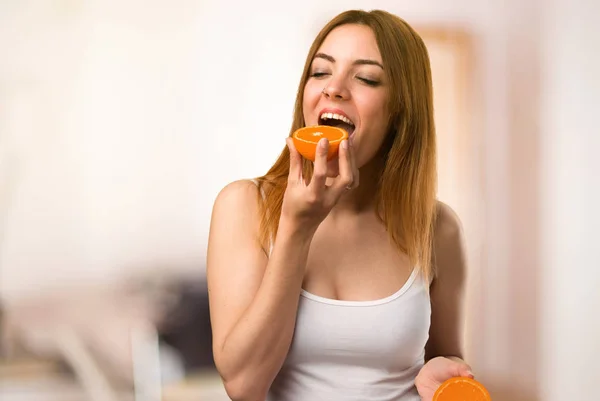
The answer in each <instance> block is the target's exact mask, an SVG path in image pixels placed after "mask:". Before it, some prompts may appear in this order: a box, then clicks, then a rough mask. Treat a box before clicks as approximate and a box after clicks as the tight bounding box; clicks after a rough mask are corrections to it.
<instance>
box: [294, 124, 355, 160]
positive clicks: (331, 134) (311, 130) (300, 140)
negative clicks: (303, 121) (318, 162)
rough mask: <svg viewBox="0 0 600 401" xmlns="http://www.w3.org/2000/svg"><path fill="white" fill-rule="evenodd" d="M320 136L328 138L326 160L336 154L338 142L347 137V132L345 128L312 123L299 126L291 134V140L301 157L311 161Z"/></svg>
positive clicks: (313, 158)
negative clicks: (311, 124) (302, 126)
mask: <svg viewBox="0 0 600 401" xmlns="http://www.w3.org/2000/svg"><path fill="white" fill-rule="evenodd" d="M321 138H327V140H329V151H328V152H327V160H331V159H333V158H334V157H335V156H336V155H337V153H338V150H339V146H340V143H341V142H342V141H343V140H344V139H348V133H347V132H346V130H344V129H342V128H338V127H330V126H328V125H313V126H310V127H304V128H300V129H298V130H296V131H295V132H294V133H293V134H292V140H293V141H294V146H295V147H296V149H297V150H298V152H299V153H300V154H301V155H302V157H304V158H305V159H308V160H310V161H313V162H314V161H315V155H316V150H317V143H318V142H319V140H320V139H321Z"/></svg>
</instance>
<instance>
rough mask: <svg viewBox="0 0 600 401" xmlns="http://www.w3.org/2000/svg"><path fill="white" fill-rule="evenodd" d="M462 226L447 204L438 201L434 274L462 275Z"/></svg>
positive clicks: (434, 241) (463, 249) (434, 240)
mask: <svg viewBox="0 0 600 401" xmlns="http://www.w3.org/2000/svg"><path fill="white" fill-rule="evenodd" d="M464 242H465V241H464V235H463V226H462V223H461V220H460V218H459V216H458V214H457V213H456V212H455V211H454V210H453V209H452V208H451V207H450V206H449V205H447V204H445V203H443V202H440V201H438V203H437V215H436V223H435V228H434V233H433V252H434V266H435V269H436V275H438V277H439V276H444V275H447V274H451V275H454V276H455V277H456V278H459V277H462V276H463V274H462V273H463V271H464V269H465V263H466V258H465V243H464Z"/></svg>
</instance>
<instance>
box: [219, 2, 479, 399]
mask: <svg viewBox="0 0 600 401" xmlns="http://www.w3.org/2000/svg"><path fill="white" fill-rule="evenodd" d="M432 96H433V95H432V83H431V72H430V65H429V58H428V54H427V50H426V48H425V45H424V44H423V41H422V40H421V38H420V37H419V36H418V35H417V33H416V32H415V31H414V30H413V29H412V28H411V27H410V26H409V25H408V24H407V23H406V22H404V21H403V20H402V19H400V18H398V17H396V16H394V15H391V14H389V13H387V12H384V11H372V12H365V11H348V12H344V13H342V14H340V15H338V16H337V17H335V18H334V19H333V20H332V21H331V22H329V23H328V24H327V25H326V26H325V27H324V28H323V30H322V31H321V32H320V33H319V35H318V36H317V38H316V40H315V42H314V43H313V45H312V47H311V49H310V51H309V54H308V58H307V60H306V65H305V69H304V72H303V75H302V79H301V82H300V86H299V90H298V96H297V99H296V106H295V113H294V121H293V123H292V127H291V132H294V131H295V130H296V129H298V128H301V127H303V126H307V125H317V124H327V125H336V126H340V127H342V128H344V129H346V130H347V131H348V133H349V140H348V141H344V142H342V143H341V145H340V150H339V154H338V157H337V158H335V159H334V160H331V161H329V162H328V161H327V159H326V154H327V148H328V143H327V140H322V141H321V142H320V143H319V145H318V146H319V148H318V151H317V158H316V160H315V162H314V163H312V162H309V161H306V160H304V159H302V157H301V156H300V155H299V153H298V152H297V151H296V149H295V148H294V145H293V143H292V141H291V140H290V138H288V139H287V147H285V148H284V150H283V152H282V153H281V155H280V157H279V159H278V160H277V161H276V163H275V164H274V165H273V166H272V168H271V169H270V170H269V171H268V172H267V174H266V175H264V176H262V177H259V178H258V179H256V180H240V181H236V182H233V183H230V184H229V185H227V186H226V187H225V188H224V189H223V190H222V191H221V192H220V193H219V195H218V196H217V199H216V201H215V204H214V209H213V215H212V221H211V228H210V237H209V245H208V263H207V279H208V288H209V300H210V308H211V319H212V329H213V341H214V349H213V352H214V358H215V363H216V366H217V369H218V371H219V373H220V375H221V377H222V379H223V382H224V385H225V388H226V390H227V393H228V395H229V396H230V397H231V398H232V399H233V400H235V401H237V400H252V401H258V400H260V401H263V400H265V399H267V400H272V401H287V400H293V401H316V400H360V401H369V400H377V401H392V400H394V401H415V400H420V399H421V400H426V401H430V400H431V398H432V396H433V393H434V392H435V390H436V389H437V387H438V386H439V384H440V383H441V382H443V381H444V380H446V379H448V378H450V377H453V376H470V377H472V373H471V372H470V368H469V366H468V365H467V364H466V363H465V362H464V361H463V360H462V359H461V358H462V353H463V350H462V344H461V339H462V332H461V327H462V324H461V323H462V322H461V318H462V314H461V302H462V294H463V285H464V276H465V252H464V246H463V238H462V233H461V226H460V222H459V219H458V217H457V216H456V215H455V214H454V213H453V212H452V210H451V209H450V208H449V207H448V206H446V205H444V204H442V203H440V202H439V201H437V200H436V196H435V194H436V145H435V127H434V121H433V105H432V101H433V99H432Z"/></svg>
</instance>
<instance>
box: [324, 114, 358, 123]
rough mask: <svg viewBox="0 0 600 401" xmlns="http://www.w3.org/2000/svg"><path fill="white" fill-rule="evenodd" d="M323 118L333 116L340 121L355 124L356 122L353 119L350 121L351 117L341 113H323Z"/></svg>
mask: <svg viewBox="0 0 600 401" xmlns="http://www.w3.org/2000/svg"><path fill="white" fill-rule="evenodd" d="M321 118H322V119H323V120H327V119H330V118H332V119H334V120H340V121H343V122H345V123H346V124H350V125H352V126H354V123H353V122H352V121H350V119H349V118H348V117H345V116H342V115H339V114H335V113H323V114H321Z"/></svg>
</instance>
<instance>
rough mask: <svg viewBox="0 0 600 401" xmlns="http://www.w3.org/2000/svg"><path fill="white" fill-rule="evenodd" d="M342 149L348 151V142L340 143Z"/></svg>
mask: <svg viewBox="0 0 600 401" xmlns="http://www.w3.org/2000/svg"><path fill="white" fill-rule="evenodd" d="M342 149H348V141H347V140H343V141H342Z"/></svg>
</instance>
